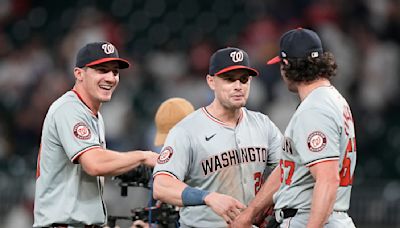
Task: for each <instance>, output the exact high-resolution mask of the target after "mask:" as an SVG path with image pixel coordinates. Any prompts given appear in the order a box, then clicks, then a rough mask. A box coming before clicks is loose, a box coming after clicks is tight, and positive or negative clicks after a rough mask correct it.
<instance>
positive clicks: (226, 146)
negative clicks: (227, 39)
mask: <svg viewBox="0 0 400 228" xmlns="http://www.w3.org/2000/svg"><path fill="white" fill-rule="evenodd" d="M257 75H258V72H257V71H256V70H255V69H253V68H251V67H250V64H249V57H248V55H247V53H246V52H244V51H243V50H241V49H238V48H233V47H228V48H224V49H220V50H218V51H216V52H215V53H214V54H213V55H212V56H211V59H210V67H209V74H208V75H207V76H206V80H207V83H208V85H209V87H210V88H211V89H212V90H213V91H214V95H215V98H214V101H213V102H212V103H211V104H209V105H208V106H206V107H202V108H200V109H198V110H196V111H195V112H193V113H191V114H189V115H188V116H187V117H185V118H184V119H183V120H182V121H180V122H179V123H178V124H177V125H176V126H175V127H173V128H172V129H171V131H170V132H169V134H168V136H167V139H166V141H165V144H164V147H163V149H162V150H161V153H160V157H159V158H158V160H157V164H156V166H155V168H154V173H153V175H154V193H153V195H154V198H156V199H159V200H161V201H163V202H166V203H169V204H173V205H176V206H181V207H183V208H182V209H181V210H180V224H181V227H227V226H228V224H229V223H230V222H231V221H232V220H233V219H234V218H235V216H237V215H238V214H239V213H240V210H242V209H244V208H245V207H246V204H247V203H248V202H249V201H250V200H251V199H252V198H253V197H254V196H255V194H256V193H257V191H258V190H259V189H260V187H261V184H262V183H263V180H262V174H263V171H264V169H265V168H266V166H267V165H268V166H276V165H277V162H278V153H279V151H280V146H281V141H282V135H281V133H280V131H279V129H278V128H277V127H276V126H275V125H274V124H273V123H272V122H271V121H270V119H269V118H268V117H267V116H265V115H263V114H261V113H257V112H253V111H250V110H247V109H246V108H244V106H245V104H246V101H247V98H248V96H249V91H250V83H251V80H252V77H253V76H257Z"/></svg>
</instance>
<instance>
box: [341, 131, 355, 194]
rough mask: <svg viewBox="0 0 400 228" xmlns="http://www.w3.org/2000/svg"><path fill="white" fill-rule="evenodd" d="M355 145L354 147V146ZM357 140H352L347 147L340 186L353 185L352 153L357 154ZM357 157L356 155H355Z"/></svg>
mask: <svg viewBox="0 0 400 228" xmlns="http://www.w3.org/2000/svg"><path fill="white" fill-rule="evenodd" d="M353 145H354V146H353ZM356 150H357V149H356V139H355V138H350V139H349V142H348V143H347V146H346V153H345V154H344V158H343V164H342V169H341V170H340V184H339V185H340V186H342V187H346V186H349V185H351V184H353V176H352V175H351V159H350V157H353V156H352V153H356ZM354 156H355V155H354Z"/></svg>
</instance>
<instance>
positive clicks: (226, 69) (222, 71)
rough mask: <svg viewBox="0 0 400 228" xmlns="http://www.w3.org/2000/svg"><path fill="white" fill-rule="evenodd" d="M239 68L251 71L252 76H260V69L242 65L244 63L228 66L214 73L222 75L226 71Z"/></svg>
mask: <svg viewBox="0 0 400 228" xmlns="http://www.w3.org/2000/svg"><path fill="white" fill-rule="evenodd" d="M237 69H245V70H248V71H249V72H250V74H249V75H250V76H258V71H257V70H256V69H253V68H251V67H247V66H242V65H234V66H230V67H226V68H224V69H222V70H220V71H218V72H217V73H215V74H214V75H220V74H223V73H226V72H228V71H232V70H237Z"/></svg>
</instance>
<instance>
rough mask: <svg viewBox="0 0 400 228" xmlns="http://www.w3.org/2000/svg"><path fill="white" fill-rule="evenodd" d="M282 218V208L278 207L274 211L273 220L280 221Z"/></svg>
mask: <svg viewBox="0 0 400 228" xmlns="http://www.w3.org/2000/svg"><path fill="white" fill-rule="evenodd" d="M283 219H284V214H283V210H282V209H278V210H276V211H275V220H276V221H277V222H278V223H282V222H283Z"/></svg>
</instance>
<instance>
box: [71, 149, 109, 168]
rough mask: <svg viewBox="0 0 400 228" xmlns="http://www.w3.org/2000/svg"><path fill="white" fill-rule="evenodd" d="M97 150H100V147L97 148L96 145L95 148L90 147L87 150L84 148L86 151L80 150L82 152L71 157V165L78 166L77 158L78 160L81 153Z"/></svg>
mask: <svg viewBox="0 0 400 228" xmlns="http://www.w3.org/2000/svg"><path fill="white" fill-rule="evenodd" d="M97 148H102V147H101V146H98V145H96V146H91V147H88V148H86V149H84V150H82V151H80V152H78V153H76V154H75V155H74V156H73V157H72V159H71V161H72V163H75V164H78V158H79V157H80V156H81V155H82V154H83V153H86V152H88V151H89V150H93V149H97Z"/></svg>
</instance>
